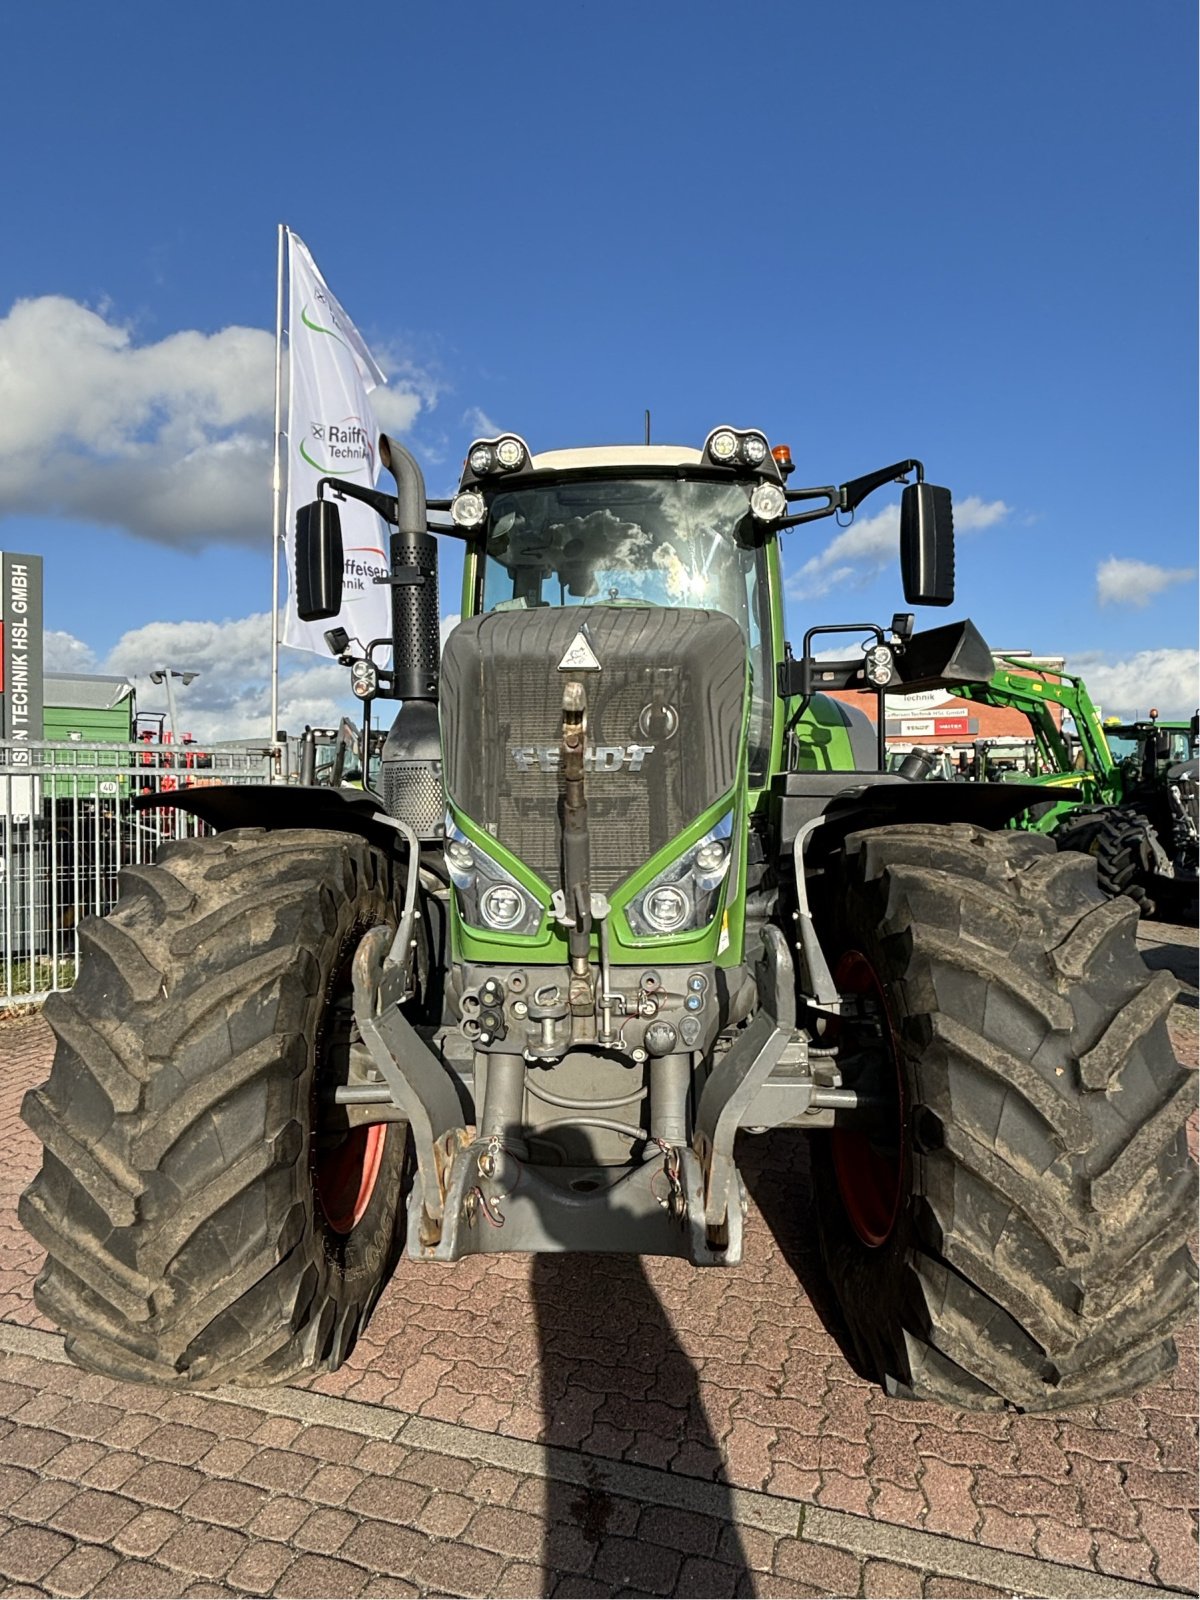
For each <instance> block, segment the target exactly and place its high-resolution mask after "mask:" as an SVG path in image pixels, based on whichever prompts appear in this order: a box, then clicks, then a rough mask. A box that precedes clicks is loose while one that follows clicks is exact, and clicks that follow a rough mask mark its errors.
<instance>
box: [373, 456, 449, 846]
mask: <svg viewBox="0 0 1200 1600" xmlns="http://www.w3.org/2000/svg"><path fill="white" fill-rule="evenodd" d="M379 459H380V461H381V462H382V463H383V465H384V466H385V467H386V468H387V469H388V471H389V472H390V473H391V474H392V476H393V477H394V478H395V480H396V509H397V524H398V526H397V529H396V532H395V533H393V534H392V537H391V547H390V554H391V563H392V576H391V590H392V666H393V672H394V679H395V694H396V698H397V699H399V700H401V701H402V702H403V704H402V705H401V707H400V710H399V712H398V713H397V715H396V720H395V722H393V724H392V727H391V731H390V733H389V734H388V736H387V740H386V742H385V744H384V747H383V763H382V769H381V773H380V782H381V787H382V791H383V802H384V804H385V805H386V807H387V809H388V812H389V813H390V814H391V815H392V816H394V817H397V818H399V819H400V820H401V821H402V822H407V823H408V825H409V827H410V828H412V830H413V832H414V833H415V834H416V835H417V838H418V839H420V840H421V841H422V842H423V843H428V842H432V841H434V840H436V839H440V838H441V837H442V835H443V833H444V831H445V815H446V802H445V795H444V791H443V787H442V745H441V734H440V731H439V728H438V714H437V698H438V683H439V678H440V671H441V654H442V648H441V616H440V610H441V608H440V605H439V596H438V547H437V539H436V538H435V537H434V536H433V534H431V533H430V532H429V528H428V510H427V507H426V504H425V479H424V477H423V475H422V473H421V469H420V467H419V466H418V465H417V463H416V461H415V460H414V459H413V457H412V456H411V455H410V454H409V452H408V451H407V450H406V449H405V448H404V446H403V445H402V444H397V442H396V441H395V440H394V439H389V438H388V436H387V434H386V433H384V434H380V436H379Z"/></svg>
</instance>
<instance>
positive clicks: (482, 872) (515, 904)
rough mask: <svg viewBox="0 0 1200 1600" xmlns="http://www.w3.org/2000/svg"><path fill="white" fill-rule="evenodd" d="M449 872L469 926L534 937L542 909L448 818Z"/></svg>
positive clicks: (461, 909)
mask: <svg viewBox="0 0 1200 1600" xmlns="http://www.w3.org/2000/svg"><path fill="white" fill-rule="evenodd" d="M444 851H445V859H446V871H447V872H448V873H449V874H450V881H451V882H452V883H453V884H454V889H455V895H456V898H457V900H458V909H459V913H460V915H461V916H462V919H463V921H464V922H465V923H466V924H467V926H468V927H471V928H478V929H482V930H485V931H489V932H493V933H524V934H533V933H536V932H537V931H538V929H539V928H540V927H541V923H542V913H543V908H542V906H541V905H540V904H539V903H538V901H537V900H535V899H534V897H533V896H532V895H531V894H530V893H529V892H528V890H526V889H524V888H523V887H522V886H521V885H520V884H519V883H518V882H517V880H516V879H515V878H514V877H513V875H512V874H511V873H510V872H508V871H507V870H506V869H505V868H504V867H502V866H501V865H500V863H499V862H498V861H496V860H495V859H494V858H493V857H492V856H490V855H488V853H487V851H486V850H483V849H481V848H480V847H479V845H477V844H472V843H471V841H470V840H469V839H468V838H467V836H466V835H465V834H464V833H463V831H462V829H461V828H458V827H456V826H455V824H454V822H453V821H452V820H451V818H450V816H449V815H448V814H447V817H446V843H445V846H444Z"/></svg>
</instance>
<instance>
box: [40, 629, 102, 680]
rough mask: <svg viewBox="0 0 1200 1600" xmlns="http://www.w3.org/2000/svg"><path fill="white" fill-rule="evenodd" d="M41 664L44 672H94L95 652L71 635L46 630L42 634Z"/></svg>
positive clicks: (56, 630)
mask: <svg viewBox="0 0 1200 1600" xmlns="http://www.w3.org/2000/svg"><path fill="white" fill-rule="evenodd" d="M42 664H43V667H44V670H45V671H46V672H95V670H96V652H95V651H94V650H93V649H92V647H91V645H90V644H85V643H84V641H83V640H82V639H77V638H76V637H75V635H74V634H73V633H65V632H64V631H63V630H62V629H61V628H47V629H46V631H45V632H44V633H43V634H42Z"/></svg>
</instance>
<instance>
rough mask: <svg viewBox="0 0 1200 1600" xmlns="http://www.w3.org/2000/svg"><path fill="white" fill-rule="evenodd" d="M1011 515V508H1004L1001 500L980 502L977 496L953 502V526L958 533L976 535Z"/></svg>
mask: <svg viewBox="0 0 1200 1600" xmlns="http://www.w3.org/2000/svg"><path fill="white" fill-rule="evenodd" d="M1011 515H1012V507H1011V506H1006V505H1005V503H1004V501H1003V500H981V499H980V498H979V496H978V495H977V494H969V495H968V496H967V497H966V499H965V500H956V501H955V502H954V526H955V529H956V531H957V532H959V533H977V532H978V531H979V530H980V529H981V528H991V527H994V526H995V524H996V523H997V522H1003V521H1004V519H1005V517H1010V516H1011Z"/></svg>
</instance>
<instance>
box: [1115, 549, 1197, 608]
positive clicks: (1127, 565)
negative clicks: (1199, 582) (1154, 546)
mask: <svg viewBox="0 0 1200 1600" xmlns="http://www.w3.org/2000/svg"><path fill="white" fill-rule="evenodd" d="M1195 576H1196V569H1195V568H1194V567H1156V566H1154V565H1153V563H1152V562H1149V561H1130V560H1125V559H1122V558H1120V557H1118V556H1110V557H1109V558H1108V560H1107V561H1102V562H1101V563H1100V565H1099V566H1098V567H1097V568H1096V598H1097V600H1099V602H1100V604H1101V605H1102V606H1118V605H1119V606H1136V607H1137V608H1138V609H1141V608H1142V607H1143V606H1146V605H1148V604H1149V603H1150V601H1151V600H1153V599H1154V597H1155V595H1156V594H1161V593H1162V591H1163V590H1164V589H1169V588H1170V587H1171V585H1172V584H1175V583H1187V582H1188V581H1189V580H1190V579H1192V578H1194V577H1195Z"/></svg>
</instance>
